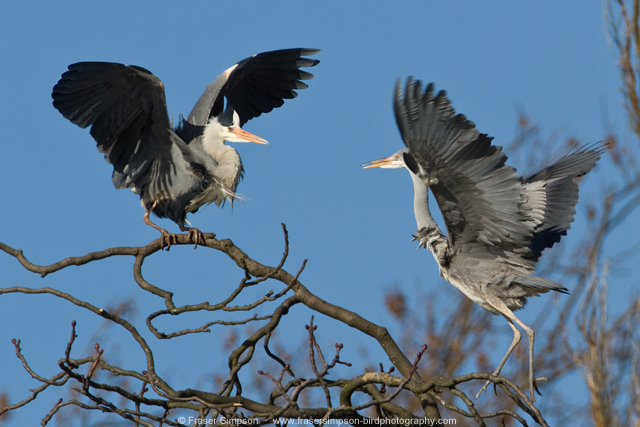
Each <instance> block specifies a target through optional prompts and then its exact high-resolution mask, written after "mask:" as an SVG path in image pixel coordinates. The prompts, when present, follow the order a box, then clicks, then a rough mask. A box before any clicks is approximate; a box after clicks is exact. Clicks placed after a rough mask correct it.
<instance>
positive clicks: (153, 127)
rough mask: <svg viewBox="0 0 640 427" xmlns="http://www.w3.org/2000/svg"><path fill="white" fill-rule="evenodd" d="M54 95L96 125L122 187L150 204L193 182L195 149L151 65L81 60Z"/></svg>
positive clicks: (67, 112) (79, 118) (71, 114)
mask: <svg viewBox="0 0 640 427" xmlns="http://www.w3.org/2000/svg"><path fill="white" fill-rule="evenodd" d="M51 96H52V98H53V106H54V107H55V108H56V109H58V111H60V113H62V115H63V116H64V117H66V118H67V119H69V120H70V121H71V122H72V123H75V124H76V125H78V126H80V127H81V128H86V127H88V126H91V136H93V138H94V139H95V140H96V142H97V144H98V150H100V152H102V153H104V156H105V159H106V160H107V162H109V163H110V164H112V165H113V169H114V173H113V183H114V185H115V186H116V188H118V189H122V188H132V189H134V190H135V191H136V193H138V194H140V195H141V197H143V201H144V202H145V204H147V202H148V201H149V200H155V199H158V198H163V197H167V196H169V197H174V196H175V195H176V194H177V193H183V192H184V191H187V189H188V188H190V187H192V186H193V182H192V179H190V178H189V177H190V174H189V173H186V170H187V169H188V168H189V164H190V163H191V162H192V161H193V159H192V158H191V153H190V151H189V149H188V147H187V145H186V144H184V142H183V141H182V140H180V138H178V137H177V135H175V134H174V133H173V131H172V130H171V124H170V121H169V117H168V114H167V105H166V101H165V95H164V87H163V85H162V82H161V81H160V79H158V78H157V77H156V76H155V75H153V74H152V73H151V72H150V71H148V70H146V69H144V68H142V67H137V66H131V65H123V64H115V63H107V62H79V63H76V64H72V65H69V71H67V72H65V73H64V74H63V75H62V78H61V79H60V81H58V83H57V84H56V85H55V86H54V88H53V93H52V95H51ZM191 178H192V177H191ZM182 187H185V188H182ZM147 208H148V207H147Z"/></svg>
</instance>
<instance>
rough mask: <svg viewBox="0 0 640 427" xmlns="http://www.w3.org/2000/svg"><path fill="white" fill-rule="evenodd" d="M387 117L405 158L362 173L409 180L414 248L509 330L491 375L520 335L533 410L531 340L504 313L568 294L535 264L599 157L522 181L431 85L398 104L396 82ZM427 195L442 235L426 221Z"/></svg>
mask: <svg viewBox="0 0 640 427" xmlns="http://www.w3.org/2000/svg"><path fill="white" fill-rule="evenodd" d="M394 111H395V116H396V121H397V123H398V128H399V130H400V133H401V135H402V138H403V141H404V143H405V145H406V148H403V149H402V150H400V151H398V152H397V153H394V154H393V155H391V156H389V157H387V158H384V159H380V160H376V161H373V162H369V163H366V164H365V165H364V166H365V167H383V168H403V167H404V168H406V169H407V170H408V171H409V173H410V174H411V178H412V181H413V187H414V214H415V218H416V222H417V226H418V231H417V233H416V235H415V236H414V237H415V239H416V240H418V241H419V244H420V246H421V247H426V248H427V249H428V250H430V251H431V252H432V254H433V256H434V258H435V260H436V262H437V264H438V267H439V270H440V274H441V275H442V276H443V277H444V278H445V279H446V280H447V281H448V282H449V283H451V284H452V285H453V286H455V287H456V288H458V289H459V290H460V291H461V292H462V293H464V294H465V295H466V296H467V297H468V298H470V299H471V300H472V301H473V302H475V303H476V304H478V305H480V306H481V307H482V308H484V309H485V310H488V311H489V312H491V313H493V314H501V315H503V316H504V317H505V318H506V319H507V321H508V322H509V325H510V326H511V328H512V329H513V332H514V339H513V342H512V344H511V346H510V347H509V350H508V351H507V353H506V354H505V356H504V357H503V359H502V361H501V362H500V364H499V366H498V368H497V369H496V371H495V372H494V375H497V374H499V373H500V370H501V369H502V367H503V365H504V363H505V362H506V360H507V358H508V357H509V355H510V354H511V352H512V351H513V349H514V348H515V346H516V345H517V344H518V342H519V341H520V338H521V333H520V332H519V330H518V329H517V327H516V326H515V324H518V325H520V327H522V329H524V330H525V332H526V333H527V335H528V337H529V345H530V347H529V350H530V351H529V362H530V369H529V387H530V394H531V398H532V399H533V400H535V398H534V395H533V389H534V383H535V379H534V377H533V342H534V336H535V334H534V331H533V330H532V329H530V328H529V327H528V326H526V325H525V324H524V323H522V322H521V321H520V320H519V319H518V318H517V317H516V316H515V315H514V313H513V312H514V311H516V310H518V309H520V308H522V307H524V306H525V304H526V301H527V297H530V296H538V295H540V294H542V293H546V292H549V291H552V290H553V291H557V292H562V293H568V290H567V289H566V288H565V287H564V286H562V285H560V284H559V283H556V282H554V281H553V280H550V279H547V278H544V277H539V276H536V275H535V274H534V273H535V264H536V262H537V261H538V259H539V258H540V256H541V254H542V251H543V250H544V249H546V248H550V247H552V246H553V245H554V244H555V243H557V242H559V241H560V239H561V237H562V236H564V235H566V234H567V230H569V228H570V227H571V225H570V224H571V223H572V222H573V216H574V214H575V205H576V204H577V202H578V184H577V183H576V182H575V178H578V177H580V176H583V175H585V174H587V173H588V172H589V171H591V169H593V167H594V166H595V164H596V162H597V161H598V159H599V158H600V155H601V154H602V153H603V147H602V146H600V145H598V146H593V147H582V148H578V149H574V150H571V151H570V152H569V153H567V154H566V155H565V156H564V157H562V158H560V159H559V160H558V161H557V162H555V163H554V164H552V165H551V166H549V167H547V168H545V169H543V170H541V171H540V172H538V173H536V174H534V175H532V176H530V177H528V178H522V177H518V176H517V174H516V170H515V169H514V168H513V167H511V166H508V165H506V160H507V156H506V155H505V154H504V153H503V152H502V148H501V147H499V146H495V145H492V144H491V141H492V139H493V138H491V137H489V136H487V135H485V134H481V133H479V132H478V131H477V130H476V128H475V124H474V123H473V122H471V121H469V120H467V119H466V117H465V116H464V115H462V114H456V113H455V110H454V109H453V107H452V106H451V102H450V101H449V99H448V98H447V96H446V93H445V92H444V91H441V92H439V93H438V94H437V95H436V94H435V91H434V88H433V85H429V86H428V87H427V88H426V90H425V91H424V92H423V91H422V85H421V82H420V81H413V80H412V79H409V80H408V82H407V85H406V88H405V91H404V94H403V93H402V89H401V86H400V83H399V82H398V83H397V85H396V90H395V94H394ZM429 189H430V190H431V192H432V193H433V195H434V198H435V200H436V201H437V203H438V206H439V208H440V211H441V213H442V217H443V219H444V223H445V226H446V231H447V234H446V235H445V234H444V233H443V232H442V231H441V230H440V228H439V227H438V225H437V223H436V222H435V220H434V219H433V217H432V216H431V212H430V210H429V198H428V192H429ZM514 323H515V324H514ZM485 388H486V385H485V387H483V389H482V390H484V389H485ZM482 390H481V392H482ZM479 394H480V393H478V395H479Z"/></svg>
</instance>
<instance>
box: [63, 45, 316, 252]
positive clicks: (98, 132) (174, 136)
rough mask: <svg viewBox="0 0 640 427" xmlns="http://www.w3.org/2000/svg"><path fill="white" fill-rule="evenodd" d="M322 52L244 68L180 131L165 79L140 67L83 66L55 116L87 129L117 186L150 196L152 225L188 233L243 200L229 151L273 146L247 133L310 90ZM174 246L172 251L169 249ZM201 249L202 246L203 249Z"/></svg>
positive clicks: (224, 79)
mask: <svg viewBox="0 0 640 427" xmlns="http://www.w3.org/2000/svg"><path fill="white" fill-rule="evenodd" d="M318 52H319V49H284V50H278V51H271V52H264V53H260V54H258V55H254V56H252V57H249V58H246V59H243V60H242V61H240V62H238V63H237V64H235V65H233V66H232V67H230V68H229V69H227V70H225V71H224V72H223V73H222V74H221V75H219V76H218V77H217V78H216V80H215V81H214V82H213V83H211V84H209V85H208V86H207V88H206V90H205V92H204V93H203V94H202V95H201V96H200V98H199V100H198V101H197V102H196V104H195V106H194V107H193V109H192V111H191V113H190V114H189V116H188V117H187V118H186V119H185V118H183V117H180V119H179V122H178V124H177V126H176V127H175V128H173V127H172V126H171V123H170V120H169V115H168V112H167V105H166V100H165V94H164V86H163V84H162V82H161V81H160V79H159V78H158V77H156V76H155V75H153V74H152V73H151V72H150V71H148V70H146V69H144V68H142V67H138V66H133V65H123V64H115V63H107V62H79V63H76V64H72V65H70V66H69V67H68V68H69V70H68V71H67V72H65V73H64V74H63V75H62V78H61V79H60V81H58V83H57V84H56V85H55V86H54V88H53V93H52V98H53V106H54V107H55V108H56V109H58V111H60V113H61V114H62V115H63V116H64V117H65V118H67V119H69V120H70V121H71V122H72V123H75V124H76V125H78V126H80V127H82V128H86V127H88V126H91V132H90V133H91V136H93V138H94V139H95V140H96V142H97V147H98V150H99V151H100V152H102V153H103V154H104V156H105V159H106V160H107V162H109V163H110V164H112V165H113V169H114V170H113V175H112V179H113V184H114V186H115V187H116V188H117V189H124V188H129V189H131V190H132V191H133V192H134V193H136V194H138V195H139V196H140V200H141V204H142V206H143V207H144V208H145V209H146V213H145V222H147V223H148V224H149V225H152V226H154V227H155V228H157V229H158V230H160V231H161V232H162V234H163V236H172V235H171V233H167V232H166V231H165V230H163V229H161V228H159V227H158V226H156V225H155V224H153V223H151V222H150V220H148V216H149V214H150V213H151V212H153V213H154V214H155V215H156V216H158V217H160V218H169V219H171V220H172V221H174V222H175V223H176V224H178V226H179V227H180V230H182V231H186V230H190V229H189V228H188V227H185V222H187V223H188V220H187V218H186V216H187V214H189V213H195V212H197V211H198V209H200V208H201V207H202V206H204V205H207V204H210V203H215V204H216V205H217V206H218V207H219V206H220V205H222V204H224V202H225V201H226V200H229V201H230V202H231V203H233V201H234V200H236V199H238V195H237V194H236V189H237V187H238V183H239V181H240V179H241V178H242V176H243V173H244V169H243V167H242V161H241V159H240V156H239V154H238V152H237V151H236V150H235V149H234V148H232V147H230V146H228V145H226V144H225V141H227V142H255V143H260V144H266V143H267V141H266V140H264V139H262V138H260V137H258V136H256V135H253V134H251V133H249V132H246V131H244V130H242V126H243V125H244V124H245V123H246V122H247V121H248V120H250V119H252V118H254V117H258V116H260V115H261V114H262V113H268V112H270V111H271V110H273V109H274V108H278V107H280V106H282V105H283V104H284V100H285V99H291V98H295V97H296V96H297V92H296V91H295V90H300V89H305V88H307V85H306V84H305V83H304V82H303V80H308V79H311V78H312V77H313V74H310V73H308V72H306V71H303V70H301V69H300V68H302V67H313V66H315V65H316V64H318V63H319V61H318V60H312V59H309V58H305V57H303V56H305V55H314V54H316V53H318ZM169 244H170V243H169ZM196 244H197V241H196Z"/></svg>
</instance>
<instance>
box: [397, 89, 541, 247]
mask: <svg viewBox="0 0 640 427" xmlns="http://www.w3.org/2000/svg"><path fill="white" fill-rule="evenodd" d="M394 110H395V115H396V121H397V123H398V127H399V129H400V133H401V134H402V138H403V140H404V143H405V145H406V146H407V147H408V148H409V150H410V152H411V154H412V155H413V157H414V158H415V159H416V160H417V161H418V163H419V164H420V166H421V173H422V174H423V175H422V176H421V178H423V179H424V180H425V182H426V183H427V184H428V185H429V187H430V188H431V191H432V192H433V194H434V196H435V199H436V201H437V202H438V206H439V207H440V210H441V212H442V216H443V219H444V222H445V225H446V228H447V234H448V239H449V241H450V244H451V247H452V249H453V250H454V251H455V250H457V249H458V248H459V247H460V246H461V245H464V244H465V243H473V242H479V243H482V244H484V245H489V246H499V247H502V248H505V249H518V248H526V247H528V246H529V243H530V241H531V236H532V234H533V223H532V221H530V220H529V219H528V218H526V217H525V216H524V214H523V212H522V210H521V205H522V203H523V195H522V184H521V181H520V179H519V178H518V177H517V175H516V170H515V169H514V168H512V167H510V166H507V165H505V162H506V160H507V156H506V155H505V154H504V153H503V152H502V148H501V147H498V146H494V145H491V140H492V139H493V138H491V137H488V136H487V135H485V134H481V133H479V132H478V130H477V129H476V128H475V124H474V123H473V122H472V121H470V120H467V118H466V117H465V116H464V115H462V114H456V113H455V110H454V109H453V107H452V106H451V102H450V101H449V99H448V98H447V96H446V94H445V92H444V91H441V92H440V93H438V94H437V95H435V93H434V87H433V85H429V86H428V87H427V89H426V91H425V92H424V93H423V92H422V85H421V83H420V81H413V80H412V79H409V80H408V82H407V85H406V88H405V92H404V97H403V95H402V89H401V86H400V82H399V81H398V83H397V84H396V91H395V96H394Z"/></svg>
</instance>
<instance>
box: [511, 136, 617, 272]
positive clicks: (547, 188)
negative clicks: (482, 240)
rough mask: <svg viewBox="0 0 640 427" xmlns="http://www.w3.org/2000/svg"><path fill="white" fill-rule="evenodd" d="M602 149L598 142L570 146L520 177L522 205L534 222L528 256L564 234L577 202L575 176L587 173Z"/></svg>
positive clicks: (540, 252) (534, 256)
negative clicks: (533, 172)
mask: <svg viewBox="0 0 640 427" xmlns="http://www.w3.org/2000/svg"><path fill="white" fill-rule="evenodd" d="M603 151H604V147H603V146H602V145H599V144H598V145H594V146H582V147H579V148H576V149H572V150H570V151H569V152H567V154H565V155H564V156H563V157H562V158H560V159H559V160H558V161H557V162H555V163H554V164H552V165H551V166H549V167H547V168H545V169H542V170H541V171H540V172H538V173H536V174H534V175H532V176H530V177H528V178H526V179H523V188H524V190H525V195H526V197H527V199H526V204H525V207H526V208H527V209H529V212H528V216H530V217H531V218H533V220H534V221H535V229H534V231H535V232H534V235H533V240H532V242H531V246H530V250H531V254H529V255H528V256H529V257H530V258H532V259H536V260H537V259H538V258H539V257H540V255H541V254H542V251H543V250H544V249H546V248H550V247H552V246H553V245H554V244H555V243H558V242H559V241H560V239H561V238H562V236H565V235H566V234H567V231H568V230H569V229H570V228H571V223H572V222H573V216H574V215H575V213H576V210H575V206H576V204H577V203H578V183H577V182H575V178H579V177H581V176H583V175H586V174H587V173H589V172H590V171H591V169H593V168H594V167H595V165H596V162H597V161H598V160H599V159H600V155H601V154H602V153H603Z"/></svg>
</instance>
